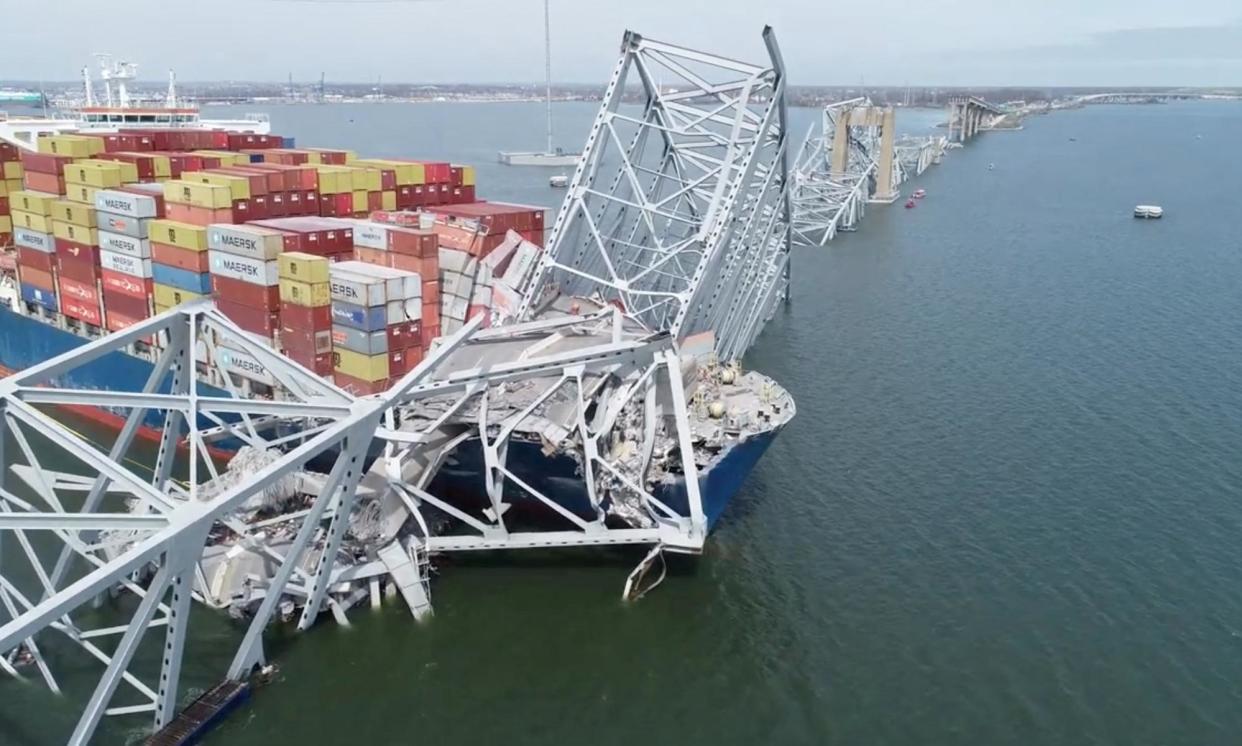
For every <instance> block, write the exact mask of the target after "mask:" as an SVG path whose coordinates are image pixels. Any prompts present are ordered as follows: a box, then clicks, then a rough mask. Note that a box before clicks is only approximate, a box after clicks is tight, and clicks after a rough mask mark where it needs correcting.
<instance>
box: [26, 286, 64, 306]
mask: <svg viewBox="0 0 1242 746" xmlns="http://www.w3.org/2000/svg"><path fill="white" fill-rule="evenodd" d="M22 300H24V301H26V302H27V303H34V304H36V305H40V306H43V307H44V308H46V309H47V310H49V311H53V312H55V311H59V310H60V304H59V303H57V302H56V293H53V292H52V291H51V290H45V289H44V288H41V287H39V286H37V285H28V284H26V283H24V282H23V283H22Z"/></svg>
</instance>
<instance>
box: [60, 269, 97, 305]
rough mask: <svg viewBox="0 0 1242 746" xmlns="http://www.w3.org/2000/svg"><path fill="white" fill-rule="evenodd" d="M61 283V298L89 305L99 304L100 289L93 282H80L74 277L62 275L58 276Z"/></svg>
mask: <svg viewBox="0 0 1242 746" xmlns="http://www.w3.org/2000/svg"><path fill="white" fill-rule="evenodd" d="M57 282H58V283H59V284H60V297H61V299H62V300H63V299H69V298H72V299H73V300H76V301H79V302H81V303H85V304H88V305H96V306H98V305H99V289H98V288H97V287H96V286H95V283H93V282H79V281H77V280H75V279H73V278H72V277H66V276H65V275H61V276H60V277H58V278H57Z"/></svg>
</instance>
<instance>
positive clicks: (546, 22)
mask: <svg viewBox="0 0 1242 746" xmlns="http://www.w3.org/2000/svg"><path fill="white" fill-rule="evenodd" d="M548 5H549V0H543V75H544V86H545V93H546V96H547V102H546V103H547V108H548V149H547V151H546V152H548V153H551V152H552V21H551V15H550V11H549V10H548Z"/></svg>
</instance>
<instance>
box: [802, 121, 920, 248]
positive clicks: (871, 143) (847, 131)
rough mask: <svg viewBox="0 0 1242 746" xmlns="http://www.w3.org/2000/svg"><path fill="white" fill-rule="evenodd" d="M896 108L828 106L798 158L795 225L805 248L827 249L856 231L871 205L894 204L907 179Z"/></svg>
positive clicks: (805, 141) (804, 141)
mask: <svg viewBox="0 0 1242 746" xmlns="http://www.w3.org/2000/svg"><path fill="white" fill-rule="evenodd" d="M894 126H895V125H894V119H893V111H892V109H891V108H881V107H877V106H874V105H872V103H871V100H870V99H868V98H865V97H859V98H853V99H848V100H845V101H837V102H834V103H831V104H828V105H827V106H825V107H824V110H823V112H821V115H820V119H819V121H818V122H816V123H814V124H812V125H811V127H810V129H808V131H807V134H806V138H805V139H804V140H803V141H802V147H801V148H799V150H798V156H797V158H795V159H794V166H793V184H792V187H791V194H792V201H793V215H794V220H793V226H794V235H795V237H796V238H797V239H798V240H799V241H800V242H803V243H808V244H814V245H823V244H826V243H828V242H829V241H831V240H832V239H833V238H834V237H835V236H836V234H837V231H852V230H854V229H855V228H856V227H857V226H858V223H859V221H861V220H862V218H863V214H864V213H865V212H866V205H867V203H868V202H892V201H893V200H895V199H896V198H897V196H898V192H897V187H898V186H900V185H901V182H902V180H903V172H902V168H901V164H900V162H899V160H898V158H897V157H895V155H894V148H893V142H894V133H893V131H892V130H893V128H894Z"/></svg>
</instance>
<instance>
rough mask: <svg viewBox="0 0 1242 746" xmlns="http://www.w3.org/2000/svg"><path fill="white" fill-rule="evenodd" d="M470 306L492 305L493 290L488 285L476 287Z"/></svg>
mask: <svg viewBox="0 0 1242 746" xmlns="http://www.w3.org/2000/svg"><path fill="white" fill-rule="evenodd" d="M470 305H472V306H487V307H489V308H490V307H491V305H492V289H491V288H489V287H488V286H486V285H475V286H474V294H473V295H471V296H470Z"/></svg>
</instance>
